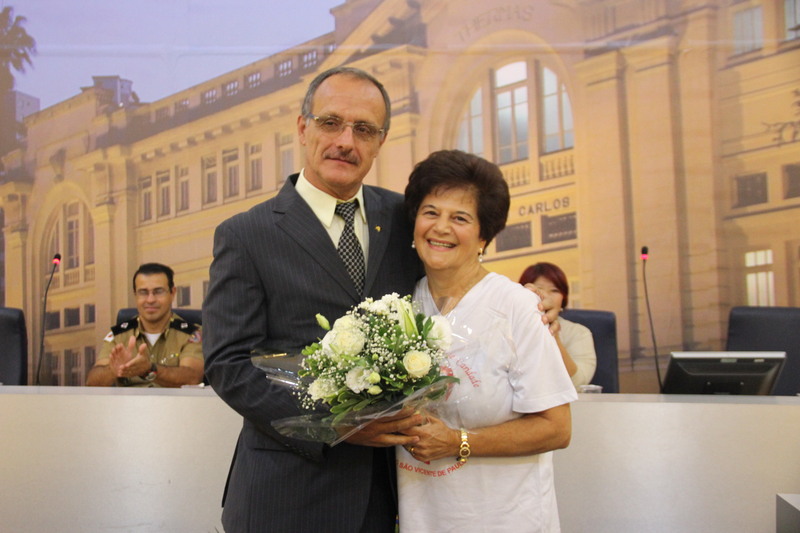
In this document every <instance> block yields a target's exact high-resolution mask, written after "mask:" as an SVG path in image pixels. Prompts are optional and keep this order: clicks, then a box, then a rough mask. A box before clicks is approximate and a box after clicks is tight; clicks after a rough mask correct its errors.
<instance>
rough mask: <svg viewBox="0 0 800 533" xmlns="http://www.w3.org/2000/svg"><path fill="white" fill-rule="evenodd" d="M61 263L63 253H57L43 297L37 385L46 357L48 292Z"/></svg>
mask: <svg viewBox="0 0 800 533" xmlns="http://www.w3.org/2000/svg"><path fill="white" fill-rule="evenodd" d="M60 264H61V254H56V255H55V257H53V268H52V269H50V277H49V278H48V279H47V285H46V286H45V288H44V298H42V331H41V333H40V334H39V362H38V364H37V365H36V385H37V386H38V385H39V384H40V383H41V381H40V377H41V373H42V359H44V327H45V323H46V319H47V293H48V291H49V290H50V284H51V283H52V282H53V275H54V274H55V273H56V268H58V265H60Z"/></svg>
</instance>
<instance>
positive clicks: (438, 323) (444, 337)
mask: <svg viewBox="0 0 800 533" xmlns="http://www.w3.org/2000/svg"><path fill="white" fill-rule="evenodd" d="M431 320H432V321H433V326H431V330H430V331H429V332H428V337H427V338H426V339H425V341H426V342H427V343H428V346H430V347H431V348H434V349H436V348H438V349H439V350H443V351H446V350H448V349H449V348H450V345H451V344H452V342H453V332H452V330H451V329H450V322H448V321H447V319H446V318H445V317H443V316H442V315H434V316H432V317H431Z"/></svg>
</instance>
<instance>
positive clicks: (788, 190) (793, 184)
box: [783, 163, 800, 198]
mask: <svg viewBox="0 0 800 533" xmlns="http://www.w3.org/2000/svg"><path fill="white" fill-rule="evenodd" d="M783 179H784V195H783V197H784V198H798V197H800V163H794V164H791V165H786V166H784V167H783Z"/></svg>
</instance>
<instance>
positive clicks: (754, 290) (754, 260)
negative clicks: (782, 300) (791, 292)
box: [744, 249, 775, 306]
mask: <svg viewBox="0 0 800 533" xmlns="http://www.w3.org/2000/svg"><path fill="white" fill-rule="evenodd" d="M744 266H745V284H746V287H747V305H754V306H772V305H775V274H774V273H773V271H772V250H769V249H767V250H755V251H751V252H747V253H745V254H744Z"/></svg>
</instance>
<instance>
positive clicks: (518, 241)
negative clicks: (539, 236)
mask: <svg viewBox="0 0 800 533" xmlns="http://www.w3.org/2000/svg"><path fill="white" fill-rule="evenodd" d="M531 241H532V239H531V223H530V221H527V222H523V223H521V224H511V225H509V226H506V227H505V229H503V231H501V232H500V233H498V234H497V237H496V240H495V243H496V244H495V248H496V250H497V251H498V252H506V251H508V250H518V249H520V248H528V247H530V246H531V245H532V244H533V243H532V242H531Z"/></svg>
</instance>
